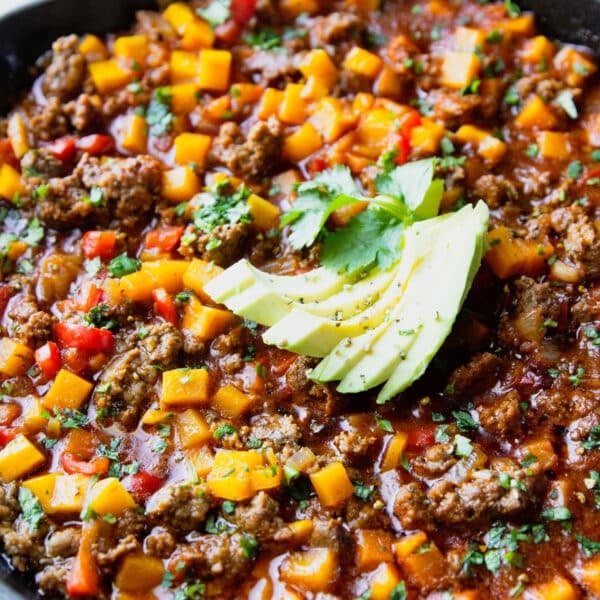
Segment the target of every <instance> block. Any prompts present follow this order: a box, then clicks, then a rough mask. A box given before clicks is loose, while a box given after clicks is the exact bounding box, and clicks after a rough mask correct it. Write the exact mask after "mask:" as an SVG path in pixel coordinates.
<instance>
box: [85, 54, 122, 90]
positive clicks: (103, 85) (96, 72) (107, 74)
mask: <svg viewBox="0 0 600 600" xmlns="http://www.w3.org/2000/svg"><path fill="white" fill-rule="evenodd" d="M88 68H89V70H90V75H91V76H92V81H93V82H94V86H95V87H96V89H97V90H98V92H100V93H101V94H108V93H110V92H114V91H115V90H118V89H121V88H122V87H125V86H126V85H127V84H128V83H129V82H130V81H131V80H132V79H133V73H132V72H131V71H127V70H126V69H124V68H123V67H122V66H121V65H120V64H119V61H117V60H115V59H113V58H111V59H109V60H99V61H96V62H93V63H90V65H89V66H88Z"/></svg>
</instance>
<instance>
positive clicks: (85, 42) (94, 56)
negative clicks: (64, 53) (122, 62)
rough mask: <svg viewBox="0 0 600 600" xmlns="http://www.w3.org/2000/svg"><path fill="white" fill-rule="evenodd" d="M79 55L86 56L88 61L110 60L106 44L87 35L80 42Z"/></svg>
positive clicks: (97, 38)
mask: <svg viewBox="0 0 600 600" xmlns="http://www.w3.org/2000/svg"><path fill="white" fill-rule="evenodd" d="M79 53H80V54H82V55H83V56H85V58H86V60H88V61H94V60H102V59H105V58H108V50H107V48H106V46H105V45H104V42H103V41H102V40H101V39H100V38H99V37H97V36H95V35H92V34H88V35H85V36H84V37H83V39H82V40H81V42H79Z"/></svg>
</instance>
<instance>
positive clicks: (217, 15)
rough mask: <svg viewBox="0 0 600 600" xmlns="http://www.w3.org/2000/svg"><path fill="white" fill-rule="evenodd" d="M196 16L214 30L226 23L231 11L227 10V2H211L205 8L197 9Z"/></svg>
mask: <svg viewBox="0 0 600 600" xmlns="http://www.w3.org/2000/svg"><path fill="white" fill-rule="evenodd" d="M196 14H197V15H198V16H200V17H202V18H203V19H204V20H205V21H206V22H207V23H208V24H209V25H210V26H211V27H213V28H214V27H217V26H218V25H223V23H225V21H228V20H229V17H230V16H231V11H230V10H229V2H227V0H213V2H211V3H210V4H209V5H208V6H206V7H205V8H197V9H196Z"/></svg>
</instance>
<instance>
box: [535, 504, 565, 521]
mask: <svg viewBox="0 0 600 600" xmlns="http://www.w3.org/2000/svg"><path fill="white" fill-rule="evenodd" d="M541 517H542V519H547V520H548V521H568V520H570V519H571V511H570V510H569V509H568V508H567V507H566V506H556V507H553V508H547V509H546V510H543V511H542V513H541Z"/></svg>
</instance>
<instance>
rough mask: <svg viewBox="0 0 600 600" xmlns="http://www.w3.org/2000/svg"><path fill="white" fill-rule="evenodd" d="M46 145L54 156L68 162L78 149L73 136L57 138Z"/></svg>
mask: <svg viewBox="0 0 600 600" xmlns="http://www.w3.org/2000/svg"><path fill="white" fill-rule="evenodd" d="M46 147H47V148H48V150H50V152H52V154H53V156H54V158H58V160H60V161H62V162H66V161H68V160H70V159H71V158H73V155H74V154H75V150H76V149H77V148H76V146H75V140H74V138H72V137H62V138H58V139H57V140H54V141H53V142H50V144H48V146H46Z"/></svg>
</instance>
